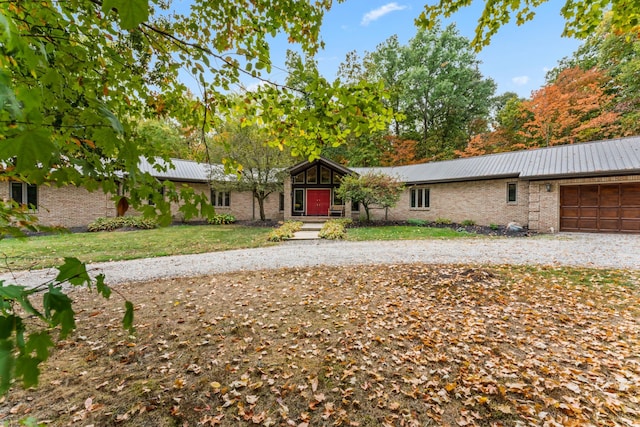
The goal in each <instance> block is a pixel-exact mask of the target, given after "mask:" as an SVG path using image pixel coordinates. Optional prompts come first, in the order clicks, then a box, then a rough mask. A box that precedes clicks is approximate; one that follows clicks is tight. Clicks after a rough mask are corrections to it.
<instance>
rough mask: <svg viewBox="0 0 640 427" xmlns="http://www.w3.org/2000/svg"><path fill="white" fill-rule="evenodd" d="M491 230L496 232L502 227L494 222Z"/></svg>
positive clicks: (490, 225) (490, 226)
mask: <svg viewBox="0 0 640 427" xmlns="http://www.w3.org/2000/svg"><path fill="white" fill-rule="evenodd" d="M489 228H490V229H492V230H494V231H495V230H498V229H499V228H500V226H499V225H498V224H494V223H493V222H492V223H491V224H489Z"/></svg>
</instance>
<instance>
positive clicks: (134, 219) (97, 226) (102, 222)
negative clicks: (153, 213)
mask: <svg viewBox="0 0 640 427" xmlns="http://www.w3.org/2000/svg"><path fill="white" fill-rule="evenodd" d="M157 226H158V222H157V221H156V220H155V219H153V218H144V217H141V216H117V217H113V218H104V217H102V218H98V219H96V220H95V221H93V222H92V223H91V224H89V225H88V226H87V230H88V231H113V230H117V229H118V228H137V229H140V230H149V229H152V228H156V227H157Z"/></svg>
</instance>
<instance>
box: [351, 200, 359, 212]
mask: <svg viewBox="0 0 640 427" xmlns="http://www.w3.org/2000/svg"><path fill="white" fill-rule="evenodd" d="M351 212H360V203H358V202H351Z"/></svg>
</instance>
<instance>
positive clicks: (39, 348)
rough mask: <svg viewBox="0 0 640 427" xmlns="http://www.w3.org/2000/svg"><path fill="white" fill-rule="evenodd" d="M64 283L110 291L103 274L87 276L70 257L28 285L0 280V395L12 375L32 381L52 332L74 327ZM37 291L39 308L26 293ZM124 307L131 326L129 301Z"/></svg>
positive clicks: (62, 332)
mask: <svg viewBox="0 0 640 427" xmlns="http://www.w3.org/2000/svg"><path fill="white" fill-rule="evenodd" d="M66 284H70V285H71V286H75V287H78V286H86V287H88V288H91V287H92V286H93V285H95V286H96V290H97V291H98V293H100V294H101V295H102V296H104V297H105V298H108V297H109V295H110V294H111V290H110V289H109V287H108V286H107V285H106V284H105V283H104V276H102V275H100V276H98V277H97V278H96V279H95V280H93V279H92V278H91V277H90V276H89V274H88V272H87V270H86V267H85V265H84V264H83V263H82V262H80V261H79V260H78V259H76V258H65V262H64V264H62V265H61V266H60V267H58V275H57V276H56V278H55V279H54V280H52V281H51V282H49V283H45V284H43V285H40V286H36V287H32V288H28V287H26V286H18V285H11V284H5V282H4V281H0V394H5V393H6V392H7V391H8V390H9V388H10V387H11V384H12V380H13V379H17V380H21V381H22V384H23V386H24V387H31V386H35V385H37V384H38V378H39V376H40V364H41V363H42V362H44V361H46V360H47V359H48V357H49V349H51V348H52V347H53V346H54V345H55V342H54V335H55V331H56V330H57V332H58V333H57V338H58V339H64V338H66V337H67V336H68V335H69V334H70V333H71V332H72V331H73V330H74V329H75V327H76V323H75V312H74V310H73V307H72V301H71V298H69V297H68V296H67V295H66V294H65V292H64V286H65V285H66ZM39 295H41V296H42V310H38V309H36V308H35V306H34V304H33V303H32V298H35V297H37V296H39ZM125 310H126V314H125V320H126V324H125V326H126V327H127V328H128V329H130V330H132V326H133V305H132V304H131V303H130V302H129V301H127V302H126V304H125ZM23 316H24V317H23ZM27 316H28V317H29V318H30V320H29V321H28V322H27V321H25V319H26V318H27ZM31 319H34V320H37V321H39V322H40V325H41V326H38V322H36V321H32V320H31Z"/></svg>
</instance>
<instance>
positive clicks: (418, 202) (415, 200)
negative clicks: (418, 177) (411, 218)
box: [410, 188, 431, 209]
mask: <svg viewBox="0 0 640 427" xmlns="http://www.w3.org/2000/svg"><path fill="white" fill-rule="evenodd" d="M410 194H411V207H412V208H413V209H421V208H428V207H429V206H430V203H431V200H430V197H431V194H430V191H429V189H428V188H412V189H411V193H410Z"/></svg>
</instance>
